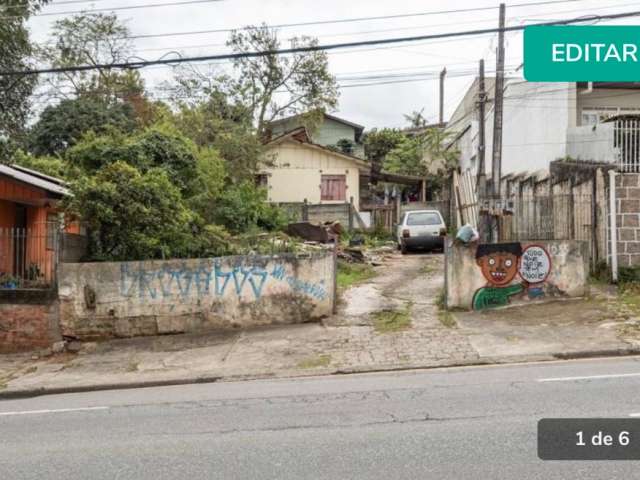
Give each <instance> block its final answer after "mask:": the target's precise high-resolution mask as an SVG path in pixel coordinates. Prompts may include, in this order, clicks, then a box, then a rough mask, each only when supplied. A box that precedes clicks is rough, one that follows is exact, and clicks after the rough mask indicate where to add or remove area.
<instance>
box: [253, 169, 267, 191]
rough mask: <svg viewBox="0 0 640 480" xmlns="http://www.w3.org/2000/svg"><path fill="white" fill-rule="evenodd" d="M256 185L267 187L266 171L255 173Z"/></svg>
mask: <svg viewBox="0 0 640 480" xmlns="http://www.w3.org/2000/svg"><path fill="white" fill-rule="evenodd" d="M255 180H256V187H258V188H268V187H269V175H268V174H267V173H260V174H258V175H256V178H255Z"/></svg>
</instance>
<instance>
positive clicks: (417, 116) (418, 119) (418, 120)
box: [403, 108, 428, 129]
mask: <svg viewBox="0 0 640 480" xmlns="http://www.w3.org/2000/svg"><path fill="white" fill-rule="evenodd" d="M423 112H424V108H422V109H420V110H414V111H413V112H411V113H410V114H408V115H407V114H405V115H403V117H404V119H405V120H406V121H407V122H409V128H414V129H419V128H425V127H426V126H427V125H428V122H427V118H426V117H425V116H424V113H423Z"/></svg>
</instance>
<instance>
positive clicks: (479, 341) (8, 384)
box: [0, 255, 640, 398]
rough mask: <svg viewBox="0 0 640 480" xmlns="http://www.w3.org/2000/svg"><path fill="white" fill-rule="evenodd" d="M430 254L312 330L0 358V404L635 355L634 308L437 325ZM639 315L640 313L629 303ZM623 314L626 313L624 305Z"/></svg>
mask: <svg viewBox="0 0 640 480" xmlns="http://www.w3.org/2000/svg"><path fill="white" fill-rule="evenodd" d="M442 261H443V258H442V255H408V256H400V255H394V256H392V257H389V258H387V259H386V260H385V264H384V265H383V266H381V267H376V270H377V272H378V275H377V276H376V277H374V278H373V279H372V280H371V281H369V282H367V283H364V284H362V285H359V286H356V287H353V288H351V289H349V290H348V291H347V292H345V294H344V295H343V300H342V302H341V306H340V309H339V313H338V314H337V315H336V316H334V317H332V318H329V319H326V320H325V322H323V323H322V324H302V325H289V326H275V327H264V328H260V329H254V330H249V331H243V332H217V333H208V334H188V335H171V336H160V337H140V338H133V339H120V340H112V341H107V342H102V343H85V344H84V345H83V348H82V350H81V351H80V352H79V353H78V354H71V353H63V354H59V355H54V356H51V357H47V358H42V359H34V358H32V357H31V356H30V355H5V356H2V357H0V398H2V397H5V398H7V397H11V396H29V395H34V394H38V393H47V392H48V393H52V392H65V391H82V390H92V389H106V388H126V387H136V386H144V385H149V386H151V385H162V384H179V383H195V382H211V381H219V380H239V379H249V378H271V377H292V376H304V375H318V374H335V373H351V372H368V371H380V370H393V369H412V368H430V367H439V366H451V365H471V364H479V363H496V362H510V361H525V360H550V359H557V358H569V357H580V356H589V355H597V354H600V355H605V354H606V355H610V354H633V353H640V349H639V348H638V347H639V346H640V341H638V338H640V337H639V333H638V332H640V327H638V324H637V323H636V317H637V314H638V312H636V308H635V303H633V302H629V305H627V304H626V303H624V302H622V303H621V302H620V301H619V300H618V299H616V298H615V297H612V296H608V295H606V294H604V293H603V294H600V295H598V296H597V297H596V298H590V299H585V300H572V301H563V302H556V303H550V304H536V305H528V306H525V307H516V308H510V309H503V310H494V311H486V312H482V313H477V312H461V313H453V314H444V313H442V312H439V310H438V307H437V305H436V303H437V299H438V296H439V293H440V290H441V288H442V282H443V278H442ZM639 304H640V303H639ZM625 305H626V306H625Z"/></svg>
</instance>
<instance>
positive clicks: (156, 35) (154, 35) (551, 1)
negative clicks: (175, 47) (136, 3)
mask: <svg viewBox="0 0 640 480" xmlns="http://www.w3.org/2000/svg"><path fill="white" fill-rule="evenodd" d="M581 1H584V0H547V1H541V2H533V3H516V4H513V5H509V8H519V7H531V6H538V5H551V4H556V3H573V2H581ZM496 8H498V7H496V6H491V7H474V8H461V9H455V10H439V11H431V12H418V13H405V14H399V15H380V16H377V17H356V18H343V19H337V20H317V21H313V22H298V23H280V24H275V25H267V27H269V28H290V27H306V26H310V25H328V24H333V23H353V22H369V21H374V20H389V19H398V18H411V17H425V16H432V15H447V14H455V13H468V12H480V11H486V10H495V9H496ZM248 28H249V27H237V28H218V29H213V30H191V31H186V32H170V33H150V34H141V35H130V36H127V37H126V38H127V39H137V38H159V37H178V36H185V35H201V34H205V33H230V32H234V31H238V30H247V29H248Z"/></svg>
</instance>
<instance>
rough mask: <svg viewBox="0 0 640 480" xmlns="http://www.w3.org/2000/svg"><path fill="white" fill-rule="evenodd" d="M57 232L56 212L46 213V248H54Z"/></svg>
mask: <svg viewBox="0 0 640 480" xmlns="http://www.w3.org/2000/svg"><path fill="white" fill-rule="evenodd" d="M57 233H58V214H57V213H47V250H55V249H56V244H57V242H56V241H57Z"/></svg>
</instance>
